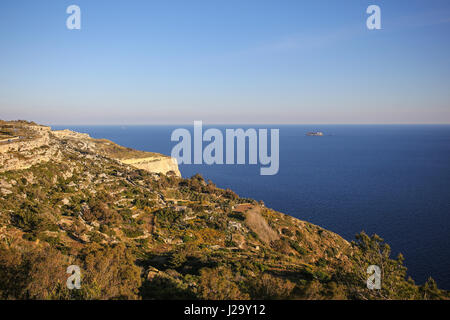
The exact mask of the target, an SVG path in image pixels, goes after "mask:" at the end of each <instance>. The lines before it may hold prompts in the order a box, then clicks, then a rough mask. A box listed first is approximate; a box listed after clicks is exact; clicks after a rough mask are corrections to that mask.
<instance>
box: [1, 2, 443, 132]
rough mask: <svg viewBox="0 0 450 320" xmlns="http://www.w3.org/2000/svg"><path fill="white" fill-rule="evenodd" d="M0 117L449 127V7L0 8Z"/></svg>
mask: <svg viewBox="0 0 450 320" xmlns="http://www.w3.org/2000/svg"><path fill="white" fill-rule="evenodd" d="M71 4H76V5H78V6H80V8H81V30H68V29H67V28H66V19H67V17H68V16H69V15H68V14H67V13H66V8H67V7H68V6H69V5H71ZM371 4H377V5H379V6H380V8H381V24H382V30H368V29H367V28H366V19H367V17H368V16H369V15H368V14H367V13H366V8H367V7H368V6H369V5H371ZM0 119H27V120H35V121H37V122H40V123H45V124H170V123H192V122H193V121H194V120H203V121H204V122H205V123H281V124H282V123H450V1H448V0H422V1H417V0H389V1H381V0H370V1H363V0H340V1H339V0H331V1H324V0H292V1H285V0H276V1H275V0H274V1H272V0H204V1H200V0H189V1H188V0H182V1H172V0H158V1H157V0H145V1H144V0H142V1H139V0H127V1H124V0H115V1H112V0H109V1H103V0H69V1H66V0H29V1H25V0H1V1H0Z"/></svg>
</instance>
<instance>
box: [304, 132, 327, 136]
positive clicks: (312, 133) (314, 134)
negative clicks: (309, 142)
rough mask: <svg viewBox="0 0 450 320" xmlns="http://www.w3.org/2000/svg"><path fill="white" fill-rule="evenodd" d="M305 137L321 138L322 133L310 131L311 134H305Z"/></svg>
mask: <svg viewBox="0 0 450 320" xmlns="http://www.w3.org/2000/svg"><path fill="white" fill-rule="evenodd" d="M306 135H307V136H310V137H321V136H323V132H320V131H311V132H307V133H306Z"/></svg>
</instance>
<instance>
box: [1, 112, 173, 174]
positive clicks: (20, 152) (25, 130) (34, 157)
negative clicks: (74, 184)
mask: <svg viewBox="0 0 450 320" xmlns="http://www.w3.org/2000/svg"><path fill="white" fill-rule="evenodd" d="M0 132H1V137H2V138H3V139H1V141H0V172H4V171H9V170H21V169H27V168H30V167H31V166H33V165H35V164H38V163H42V162H48V161H50V160H51V159H52V160H58V159H59V160H61V150H63V149H66V148H72V149H74V150H78V151H83V152H91V153H95V154H101V155H103V156H105V157H108V158H111V159H115V160H118V161H120V162H121V163H123V164H128V165H131V166H133V167H136V168H139V169H142V170H146V171H148V172H154V173H163V174H166V173H168V172H170V171H173V173H174V174H175V175H177V176H179V177H181V173H180V171H179V169H178V164H177V162H176V159H173V158H171V157H168V156H165V155H162V154H158V153H153V152H145V151H138V150H133V149H130V148H125V147H122V146H119V145H117V144H115V143H113V142H112V141H109V140H106V139H93V138H91V137H90V136H89V135H88V134H86V133H79V132H74V131H71V130H67V129H66V130H55V131H52V130H51V128H50V127H47V126H39V125H36V124H34V123H33V124H31V123H26V122H5V121H2V122H0ZM18 132H19V133H20V136H15V135H16V134H17V133H18Z"/></svg>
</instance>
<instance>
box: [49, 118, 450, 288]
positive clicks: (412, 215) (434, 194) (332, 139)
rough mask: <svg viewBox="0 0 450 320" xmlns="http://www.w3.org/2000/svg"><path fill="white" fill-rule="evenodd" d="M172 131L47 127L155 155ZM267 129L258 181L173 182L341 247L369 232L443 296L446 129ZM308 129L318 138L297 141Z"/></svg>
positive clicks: (235, 175) (221, 177) (236, 175)
mask: <svg viewBox="0 0 450 320" xmlns="http://www.w3.org/2000/svg"><path fill="white" fill-rule="evenodd" d="M177 127H180V126H177ZM177 127H175V126H53V128H54V129H63V128H69V129H73V130H76V131H80V132H86V133H89V134H90V135H91V136H92V137H95V138H107V139H110V140H112V141H114V142H116V143H118V144H121V145H124V146H127V147H131V148H135V149H139V150H146V151H154V152H160V153H164V154H170V153H171V150H172V147H173V146H174V145H175V142H171V141H170V135H171V133H172V131H173V130H174V129H175V128H177ZM181 127H185V128H187V129H189V130H191V131H192V125H191V126H188V125H184V126H181ZM267 127H270V126H264V127H263V126H261V128H267ZM274 127H275V128H279V129H280V170H279V173H278V174H277V175H275V176H260V175H259V168H260V166H259V165H233V166H230V165H212V166H208V165H180V170H181V173H182V175H183V176H184V177H190V176H192V175H193V174H195V173H197V172H198V173H201V174H202V175H203V176H204V177H205V178H207V179H211V180H212V181H213V182H214V183H216V185H217V186H219V187H222V188H230V189H232V190H234V191H235V192H236V193H238V194H239V195H240V196H243V197H250V198H254V199H257V200H263V201H264V202H265V204H266V205H267V206H268V207H271V208H274V209H276V210H278V211H281V212H284V213H287V214H289V215H292V216H294V217H297V218H299V219H302V220H307V221H310V222H312V223H314V224H317V225H320V226H322V227H324V228H326V229H329V230H332V231H334V232H336V233H338V234H340V235H341V236H343V237H344V238H346V239H347V240H352V239H353V238H354V235H355V234H356V233H358V232H360V231H361V230H364V231H366V233H369V234H372V233H377V234H379V235H380V236H381V237H383V238H384V239H385V240H386V241H387V242H388V243H389V244H390V245H391V247H392V250H393V252H394V254H397V253H398V252H402V253H403V254H404V255H405V257H406V262H405V263H406V265H407V267H408V270H409V274H410V275H411V276H412V277H413V278H414V279H415V280H416V282H417V283H420V284H421V283H423V282H424V281H425V280H426V279H427V277H428V276H432V277H433V278H434V279H435V280H436V281H437V283H438V285H439V286H440V287H442V288H445V289H450V235H449V232H450V126H439V125H433V126H428V125H426V126H420V125H401V126H396V125H373V126H372V125H364V126H359V125H320V126H300V125H299V126H274ZM217 128H219V129H222V130H224V128H223V127H220V126H218V127H217ZM244 128H245V127H244ZM316 130H320V131H323V132H324V133H325V136H323V137H307V136H305V133H306V132H307V131H316ZM205 145H206V143H205Z"/></svg>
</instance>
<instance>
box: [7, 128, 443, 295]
mask: <svg viewBox="0 0 450 320" xmlns="http://www.w3.org/2000/svg"><path fill="white" fill-rule="evenodd" d="M17 136H18V137H20V139H14V137H17ZM0 138H1V139H2V141H1V142H0V299H94V300H97V299H362V300H367V299H448V298H449V297H450V295H449V292H448V291H445V290H440V289H438V287H437V285H436V283H435V281H434V280H433V279H432V278H430V279H429V280H428V281H427V282H426V283H425V284H423V285H416V284H415V283H414V281H413V280H412V279H411V278H407V269H406V267H405V266H403V260H404V258H403V256H402V255H401V254H400V255H399V256H398V257H397V258H396V259H393V258H391V257H390V252H391V250H390V247H389V245H387V244H386V243H385V242H384V241H383V239H381V238H380V237H379V236H377V235H373V236H369V235H367V234H365V233H364V232H361V233H360V234H359V235H357V237H356V240H355V241H352V242H348V241H347V240H345V239H344V238H342V237H341V236H339V235H337V234H335V233H333V232H331V231H328V230H325V229H323V228H321V227H319V226H317V225H314V224H312V223H309V222H306V221H302V220H299V219H296V218H293V217H292V216H289V215H286V214H283V213H280V212H277V211H275V210H273V209H270V208H267V207H266V206H265V205H264V203H263V202H262V201H256V200H253V199H246V198H242V197H239V196H238V195H237V194H236V193H234V192H233V191H232V190H229V189H226V190H224V189H220V188H218V187H216V185H215V184H214V183H213V182H212V181H205V180H204V179H203V177H202V176H201V175H199V174H197V175H195V176H193V177H191V178H189V179H184V178H182V176H181V174H180V172H179V170H178V165H177V163H176V162H174V161H173V160H172V158H170V157H168V156H164V155H161V154H157V153H151V152H144V151H137V150H133V149H130V148H126V147H122V146H119V145H117V144H115V143H114V142H112V141H109V140H104V139H93V138H91V137H90V136H89V135H88V134H82V133H77V132H74V131H69V130H60V131H53V130H51V128H50V127H46V126H40V125H37V124H35V123H32V122H26V121H1V120H0ZM71 265H72V266H73V265H75V266H78V267H79V270H80V272H81V287H80V288H79V289H74V290H70V289H69V288H68V287H67V279H68V276H69V275H68V274H67V273H66V272H67V271H66V270H67V268H68V266H71ZM372 265H376V266H379V268H380V269H381V272H382V275H381V276H382V280H381V289H375V290H371V289H369V288H368V285H367V281H368V278H369V276H370V274H368V271H367V270H370V268H369V266H372ZM368 268H369V269H368Z"/></svg>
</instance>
